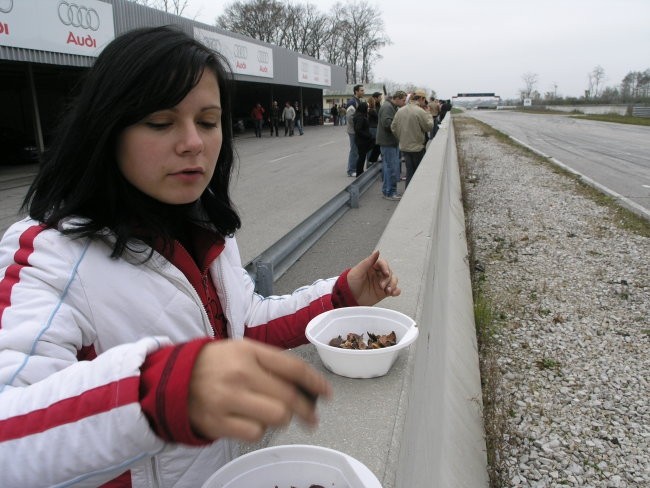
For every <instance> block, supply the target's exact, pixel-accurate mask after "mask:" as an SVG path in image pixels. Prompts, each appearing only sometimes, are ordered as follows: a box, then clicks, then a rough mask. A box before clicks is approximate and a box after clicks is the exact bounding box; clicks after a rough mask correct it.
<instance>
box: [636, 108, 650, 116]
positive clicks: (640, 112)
mask: <svg viewBox="0 0 650 488" xmlns="http://www.w3.org/2000/svg"><path fill="white" fill-rule="evenodd" d="M632 115H633V116H634V117H650V107H632Z"/></svg>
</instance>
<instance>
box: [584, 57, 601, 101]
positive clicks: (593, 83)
mask: <svg viewBox="0 0 650 488" xmlns="http://www.w3.org/2000/svg"><path fill="white" fill-rule="evenodd" d="M587 79H588V80H589V89H588V91H589V96H590V97H591V98H598V95H599V93H600V84H601V83H602V82H603V80H604V79H605V70H604V69H603V67H602V66H600V65H598V66H596V67H595V68H594V69H593V70H592V71H591V72H590V73H589V74H588V75H587Z"/></svg>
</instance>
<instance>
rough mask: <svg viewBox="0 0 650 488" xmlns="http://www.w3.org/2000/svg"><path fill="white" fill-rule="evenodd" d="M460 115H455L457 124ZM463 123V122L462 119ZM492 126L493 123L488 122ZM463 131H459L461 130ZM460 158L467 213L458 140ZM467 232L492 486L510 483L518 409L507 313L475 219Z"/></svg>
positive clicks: (463, 173) (467, 204)
mask: <svg viewBox="0 0 650 488" xmlns="http://www.w3.org/2000/svg"><path fill="white" fill-rule="evenodd" d="M457 120H458V119H457V118H454V119H453V123H454V126H456V123H457ZM461 123H462V122H461ZM488 127H489V126H488ZM458 133H459V131H456V134H458ZM456 147H457V150H458V162H459V166H460V180H461V192H462V199H463V207H464V209H465V213H466V214H469V213H470V212H471V201H470V200H469V198H468V192H467V188H466V185H467V183H468V182H471V181H472V178H471V176H472V175H471V172H470V171H468V165H467V162H466V161H465V158H464V154H463V151H462V148H461V147H460V144H459V140H458V139H457V140H456ZM465 232H466V234H467V248H468V259H469V263H470V273H471V280H472V293H473V298H474V323H475V327H476V338H477V343H478V349H479V367H480V370H481V387H482V400H483V425H484V428H485V444H486V448H487V462H488V476H489V478H490V485H489V486H490V488H500V487H502V486H506V478H507V467H506V464H505V459H506V444H507V441H506V439H507V438H508V433H509V424H508V417H509V416H510V415H512V412H514V410H513V409H512V408H511V407H510V403H511V402H510V400H509V399H508V396H507V394H506V392H505V391H504V388H503V379H502V376H501V370H500V368H499V364H498V362H497V359H498V357H499V356H498V351H499V349H498V336H499V332H500V330H501V328H502V327H503V322H504V320H505V319H506V317H507V315H506V314H505V313H503V312H501V313H498V312H496V311H495V309H494V306H493V304H492V303H491V302H490V300H489V299H488V297H487V296H486V294H485V293H484V292H483V286H484V284H485V274H484V272H483V271H484V269H483V267H482V266H477V263H476V258H475V253H474V244H473V242H474V237H473V232H472V223H471V219H469V218H466V219H465Z"/></svg>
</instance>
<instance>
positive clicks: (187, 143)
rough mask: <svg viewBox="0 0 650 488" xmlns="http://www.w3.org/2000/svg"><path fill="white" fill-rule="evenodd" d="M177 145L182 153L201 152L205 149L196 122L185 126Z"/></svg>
mask: <svg viewBox="0 0 650 488" xmlns="http://www.w3.org/2000/svg"><path fill="white" fill-rule="evenodd" d="M177 147H178V152H179V153H181V154H183V153H191V154H199V153H200V152H201V151H202V150H203V139H202V138H201V134H200V133H199V128H198V127H197V126H196V124H194V123H191V124H189V123H188V124H186V125H184V126H183V128H182V129H181V134H180V137H179V140H178V146H177Z"/></svg>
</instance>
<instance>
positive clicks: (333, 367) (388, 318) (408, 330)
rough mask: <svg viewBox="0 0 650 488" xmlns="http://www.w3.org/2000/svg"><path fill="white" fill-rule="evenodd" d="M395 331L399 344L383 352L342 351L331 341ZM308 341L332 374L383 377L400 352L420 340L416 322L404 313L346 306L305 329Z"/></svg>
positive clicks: (328, 313)
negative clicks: (336, 338)
mask: <svg viewBox="0 0 650 488" xmlns="http://www.w3.org/2000/svg"><path fill="white" fill-rule="evenodd" d="M392 331H395V335H396V336H397V344H396V345H394V346H390V347H385V348H382V349H365V350H356V349H342V348H340V347H333V346H330V345H329V342H330V341H331V340H332V339H333V338H335V337H338V336H339V335H340V336H342V337H343V338H345V337H346V336H347V334H348V333H349V332H353V333H355V334H359V335H361V334H363V337H364V339H365V340H366V341H367V340H368V334H367V333H368V332H370V333H372V334H377V335H383V334H390V333H391V332H392ZM305 335H306V336H307V339H308V340H309V342H311V343H312V344H314V345H315V346H316V350H317V351H318V355H319V356H320V358H321V360H322V361H323V364H324V365H325V367H326V368H327V369H329V370H330V371H331V372H332V373H336V374H338V375H340V376H346V377H348V378H375V377H377V376H383V375H385V374H386V373H388V371H389V370H390V368H391V367H392V366H393V363H394V362H395V360H396V359H397V355H398V354H399V352H400V351H401V350H402V349H404V348H406V347H408V346H410V345H411V344H412V343H413V342H414V341H415V339H417V337H418V328H417V327H416V325H415V321H414V320H413V319H411V318H410V317H408V316H406V315H404V314H403V313H400V312H397V311H395V310H389V309H387V308H380V307H346V308H338V309H335V310H330V311H329V312H325V313H322V314H320V315H319V316H317V317H315V318H314V319H312V320H311V321H310V322H309V324H308V325H307V328H306V330H305Z"/></svg>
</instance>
